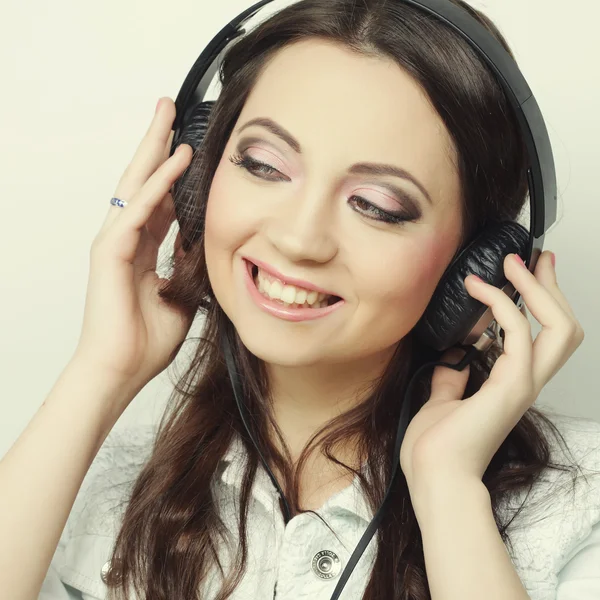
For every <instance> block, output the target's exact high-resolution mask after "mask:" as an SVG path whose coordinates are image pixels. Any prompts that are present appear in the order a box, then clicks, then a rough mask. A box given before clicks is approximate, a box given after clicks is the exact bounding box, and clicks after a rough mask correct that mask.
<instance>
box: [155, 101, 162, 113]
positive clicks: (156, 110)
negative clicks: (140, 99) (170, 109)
mask: <svg viewBox="0 0 600 600" xmlns="http://www.w3.org/2000/svg"><path fill="white" fill-rule="evenodd" d="M161 100H162V98H159V99H158V102H157V103H156V109H155V111H154V114H156V113H157V112H158V109H159V108H160V101H161Z"/></svg>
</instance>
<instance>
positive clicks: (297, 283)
mask: <svg viewBox="0 0 600 600" xmlns="http://www.w3.org/2000/svg"><path fill="white" fill-rule="evenodd" d="M244 259H245V260H247V261H248V262H250V263H253V264H255V265H256V266H257V267H260V268H261V269H262V270H263V271H266V272H267V273H269V274H270V275H272V276H273V277H276V278H277V279H280V280H281V281H283V282H284V283H289V284H290V285H295V286H296V287H301V288H305V289H307V290H314V291H315V292H321V294H326V295H327V296H336V297H338V298H341V296H340V295H339V294H335V293H334V292H330V291H329V290H326V289H324V288H322V287H319V286H318V285H315V284H314V283H310V282H309V281H305V280H304V279H297V278H295V277H288V276H287V275H284V274H283V273H280V272H279V271H278V270H277V269H276V268H275V267H272V266H271V265H270V264H269V263H266V262H263V261H262V260H258V259H257V258H250V257H249V256H245V257H244Z"/></svg>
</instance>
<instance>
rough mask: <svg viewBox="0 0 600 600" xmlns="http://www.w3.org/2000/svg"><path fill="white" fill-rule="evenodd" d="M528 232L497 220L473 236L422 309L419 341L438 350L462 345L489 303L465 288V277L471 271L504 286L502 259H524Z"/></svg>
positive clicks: (517, 225) (512, 223) (415, 331)
mask: <svg viewBox="0 0 600 600" xmlns="http://www.w3.org/2000/svg"><path fill="white" fill-rule="evenodd" d="M528 243H529V232H528V231H527V229H525V227H523V226H522V225H520V224H519V223H516V222H514V221H509V222H504V223H499V224H497V225H494V226H492V227H489V228H487V229H485V230H484V231H483V232H482V233H481V234H480V235H478V236H477V237H475V238H474V239H473V241H472V242H471V243H469V244H468V245H467V246H466V247H465V248H464V249H463V250H462V251H461V252H460V254H459V255H458V256H457V257H456V258H455V259H454V260H453V261H452V263H450V265H449V266H448V268H447V269H446V271H445V273H444V275H443V276H442V278H441V279H440V282H439V283H438V286H437V288H436V289H435V291H434V293H433V295H432V297H431V300H430V301H429V304H428V305H427V308H426V310H425V312H424V313H423V315H422V317H421V319H420V320H419V322H418V323H417V324H416V325H415V328H414V335H415V336H416V337H417V338H418V340H419V341H420V342H421V343H423V344H425V345H427V346H430V347H432V348H434V349H435V350H438V351H440V352H442V351H444V350H447V349H448V348H451V347H452V346H454V345H456V344H462V343H463V342H464V340H465V339H466V338H467V336H468V335H469V333H470V332H471V330H472V329H473V327H474V326H475V325H476V324H477V322H478V321H479V319H480V318H481V316H482V315H483V314H484V313H485V311H486V310H487V309H488V306H487V305H485V304H483V303H482V302H480V301H479V300H476V299H475V298H473V297H472V296H470V295H469V293H468V292H467V290H466V287H465V284H464V280H465V278H466V277H467V276H468V275H471V274H474V275H477V276H479V277H481V279H483V280H484V281H485V282H487V283H490V284H491V285H493V286H496V287H498V288H503V287H504V286H505V285H506V284H507V283H508V280H507V279H506V276H505V275H504V259H505V258H506V256H507V255H508V254H513V253H514V254H518V255H519V256H520V257H521V258H522V259H523V260H526V259H527V249H528Z"/></svg>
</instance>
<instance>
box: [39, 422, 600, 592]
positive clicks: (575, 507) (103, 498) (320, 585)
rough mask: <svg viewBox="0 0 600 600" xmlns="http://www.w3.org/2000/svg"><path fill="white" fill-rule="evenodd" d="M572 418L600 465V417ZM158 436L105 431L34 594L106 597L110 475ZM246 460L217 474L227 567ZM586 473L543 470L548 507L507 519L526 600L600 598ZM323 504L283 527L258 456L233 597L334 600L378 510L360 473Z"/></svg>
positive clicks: (360, 583) (122, 474) (598, 514)
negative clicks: (574, 475) (243, 561)
mask: <svg viewBox="0 0 600 600" xmlns="http://www.w3.org/2000/svg"><path fill="white" fill-rule="evenodd" d="M567 419H568V420H567V421H566V426H562V427H560V426H559V430H561V432H562V433H563V435H564V436H565V439H566V441H567V444H568V445H569V447H570V448H571V450H572V451H573V454H574V456H575V459H576V460H578V461H579V462H580V463H581V464H582V465H584V468H586V467H587V468H589V469H592V470H596V471H600V423H596V422H595V421H590V420H586V419H576V418H567ZM555 422H556V423H557V425H558V422H557V421H556V420H555ZM563 425H564V423H563ZM152 441H153V432H151V431H150V430H149V431H148V432H146V433H144V434H140V432H139V431H138V432H135V431H131V430H124V431H115V430H113V432H111V434H110V435H109V436H108V438H107V440H106V441H105V443H104V444H103V447H102V448H101V450H100V451H99V453H98V456H97V457H96V459H95V461H94V464H93V465H92V468H91V469H90V472H89V473H88V475H87V476H86V480H84V485H83V486H82V489H81V490H80V493H79V494H78V497H77V499H76V502H75V505H74V507H73V510H72V512H71V515H70V516H69V521H68V522H67V527H65V531H64V532H63V536H62V537H61V541H60V543H59V546H58V548H57V550H56V553H55V556H54V558H53V561H52V564H51V566H50V569H49V571H48V574H47V577H46V579H45V581H44V585H43V587H42V591H41V593H40V596H39V598H38V600H104V599H105V597H106V593H107V591H106V585H105V583H104V581H103V580H104V578H105V576H106V572H107V570H108V569H109V568H110V563H109V562H108V561H109V558H110V552H111V550H112V545H113V543H114V537H115V534H116V532H117V531H118V529H119V526H120V522H119V521H118V520H115V521H114V522H113V521H107V520H106V519H108V518H113V517H112V515H115V514H117V513H115V511H114V510H112V507H113V506H115V507H116V506H119V505H123V504H125V498H124V496H123V495H124V494H125V493H126V492H127V491H128V489H127V488H126V486H124V485H117V486H116V487H115V486H114V485H113V483H115V482H121V481H122V482H125V481H131V482H132V483H133V481H134V480H135V476H136V474H137V471H138V470H139V468H141V465H142V463H141V462H140V460H141V459H140V457H142V456H147V455H149V450H150V445H151V442H152ZM557 460H558V462H561V460H562V461H564V460H565V458H564V457H562V456H559V457H557ZM244 462H245V455H244V449H243V445H242V444H241V441H240V440H239V438H236V439H234V441H233V443H232V445H231V447H230V448H229V450H228V452H227V454H226V456H225V457H223V459H222V461H221V463H220V465H219V468H218V470H217V472H216V473H215V477H214V479H213V489H214V494H215V498H216V499H217V501H218V505H219V507H220V511H221V517H222V519H223V520H224V522H225V523H226V525H227V527H228V530H229V532H230V539H229V540H228V543H225V544H223V546H222V547H220V548H219V553H220V558H221V562H222V563H223V566H224V568H225V571H227V569H228V568H229V566H230V565H231V564H232V561H233V560H234V559H235V554H236V550H237V546H238V543H239V540H238V539H237V531H238V522H239V515H238V513H239V506H238V504H237V498H238V495H239V491H240V489H241V485H242V474H243V471H244ZM567 463H568V460H567ZM585 472H586V473H588V471H585ZM587 479H588V484H585V483H584V481H583V480H582V479H581V478H580V479H579V480H578V483H577V486H576V489H575V492H574V493H573V492H572V490H571V488H572V485H571V475H570V474H565V473H562V472H556V471H548V472H546V473H545V474H544V476H543V477H541V478H540V480H539V481H538V483H536V484H535V485H534V489H533V492H532V494H530V496H529V501H528V502H526V506H527V505H528V503H533V502H541V503H542V505H541V506H542V508H541V510H542V513H541V514H540V513H539V512H534V513H532V514H533V516H532V514H531V513H529V514H527V513H526V515H525V516H523V515H521V516H517V517H516V518H515V520H514V521H513V524H512V525H511V526H510V527H509V530H508V532H509V535H510V536H511V540H512V542H513V547H514V553H513V554H512V555H511V559H512V560H513V563H514V565H515V568H516V570H517V573H518V575H519V577H520V578H521V580H522V581H523V583H524V585H525V587H526V589H527V592H528V594H529V597H530V598H531V600H598V599H600V475H596V476H595V477H594V476H592V475H589V474H588V475H587ZM525 495H526V492H523V494H521V495H519V496H517V497H515V498H514V499H512V500H511V502H508V503H506V505H505V506H502V507H501V509H500V512H501V514H502V513H504V512H505V511H506V512H508V513H509V515H512V514H513V513H512V511H513V510H516V508H517V507H519V506H520V504H521V502H522V501H523V500H524V499H525ZM317 512H318V513H319V515H320V516H321V517H322V518H323V520H325V521H326V522H327V523H328V524H329V526H330V527H331V529H332V530H333V531H331V530H330V529H329V528H328V527H327V525H326V524H325V523H324V522H323V521H322V520H321V519H319V517H318V516H317V515H315V514H313V513H302V514H299V515H296V516H294V517H293V518H292V519H291V520H290V521H289V523H288V524H287V525H285V524H284V520H283V515H282V513H281V510H280V508H279V496H278V493H277V490H276V488H275V487H274V485H273V483H272V482H271V480H270V478H269V476H268V474H267V472H266V471H265V470H264V469H263V468H262V465H260V464H259V468H258V470H257V473H256V478H255V481H254V484H253V488H252V494H251V498H250V506H249V514H248V563H247V569H246V572H245V574H244V576H243V579H242V581H241V583H240V585H239V586H238V588H237V589H236V591H235V592H234V594H233V595H232V597H231V599H232V600H246V599H248V598H252V599H255V598H261V599H263V598H264V599H271V598H273V597H275V598H276V600H298V599H300V600H301V599H303V598H306V599H310V600H329V599H330V598H331V595H332V593H333V590H334V589H335V586H336V585H337V583H338V581H339V579H340V575H341V573H342V572H343V570H344V568H345V566H346V565H347V564H348V560H349V558H350V556H351V554H352V552H353V551H354V548H355V547H356V545H357V544H358V542H359V540H360V538H361V537H362V535H363V533H364V531H365V530H366V528H367V526H368V524H369V522H370V520H371V519H372V517H373V514H372V513H371V511H370V509H369V508H368V506H367V504H366V500H365V498H364V497H363V495H362V493H361V490H360V485H359V480H358V478H355V479H354V481H353V482H352V484H350V485H349V486H347V487H346V488H344V489H343V490H341V491H339V492H338V493H336V494H334V495H333V496H332V497H330V498H329V499H328V500H327V502H325V504H324V505H323V506H322V507H321V508H320V509H319V510H318V511H317ZM99 515H101V518H100V516H99ZM375 553H376V537H375V536H374V537H373V538H372V539H371V541H370V543H369V545H368V547H367V549H366V550H365V552H364V553H363V555H362V557H361V559H360V560H359V562H358V564H357V565H356V567H355V568H354V571H353V572H352V574H351V576H350V579H349V581H348V582H347V583H346V586H345V587H344V590H343V592H342V598H343V599H344V600H360V599H362V596H363V593H364V590H365V588H366V585H367V583H368V579H369V576H370V573H371V569H372V565H373V562H374V559H375ZM220 581H221V579H220V574H219V572H218V569H216V568H214V569H213V570H212V572H211V573H210V575H209V578H208V581H207V583H206V587H205V588H204V589H202V590H201V597H202V598H203V599H206V600H211V599H212V598H215V597H216V595H217V591H218V589H219V588H220ZM274 594H275V595H274Z"/></svg>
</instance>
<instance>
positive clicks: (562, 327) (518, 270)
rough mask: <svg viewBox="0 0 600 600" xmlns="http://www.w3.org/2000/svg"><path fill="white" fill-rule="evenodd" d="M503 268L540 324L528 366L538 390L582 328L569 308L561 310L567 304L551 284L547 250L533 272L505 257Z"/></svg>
mask: <svg viewBox="0 0 600 600" xmlns="http://www.w3.org/2000/svg"><path fill="white" fill-rule="evenodd" d="M505 270H506V275H507V277H509V278H510V279H511V282H512V283H513V285H514V286H515V289H518V290H519V292H520V293H521V296H522V297H523V300H524V301H525V303H526V304H527V306H528V307H529V310H530V312H531V314H532V315H533V316H534V317H535V319H537V320H538V321H539V323H540V324H541V325H542V330H541V331H540V333H539V334H538V335H537V337H536V339H535V342H534V344H533V365H532V369H533V371H532V372H533V381H534V386H535V389H536V390H538V393H539V391H541V389H542V388H543V386H544V385H546V383H548V381H550V379H552V377H554V375H555V374H556V373H557V372H558V371H559V370H560V369H561V368H562V366H563V365H564V364H565V363H566V362H567V360H568V359H569V357H570V356H571V355H572V354H573V352H574V351H575V350H576V348H577V347H578V346H579V344H580V343H581V341H583V330H582V329H581V326H580V325H579V322H578V321H577V320H576V319H575V318H574V315H573V311H572V310H571V308H570V307H568V309H565V303H566V304H567V305H568V303H567V302H566V300H565V299H564V296H562V292H560V291H559V290H558V285H557V284H556V283H555V281H556V278H555V277H554V276H553V271H554V269H553V267H552V261H551V256H550V253H549V252H545V253H543V255H542V256H540V258H539V259H538V262H537V264H536V268H535V270H534V273H531V272H530V271H529V270H528V269H525V268H523V267H522V266H520V265H519V263H518V262H517V261H514V260H509V258H507V260H506V261H505ZM509 271H510V272H511V275H510V276H509ZM540 280H541V281H540ZM553 280H554V282H553ZM542 281H543V282H544V283H545V284H546V285H544V284H543V283H542ZM518 286H520V287H518ZM546 286H548V287H546ZM558 296H562V299H560V298H559V297H558Z"/></svg>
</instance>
